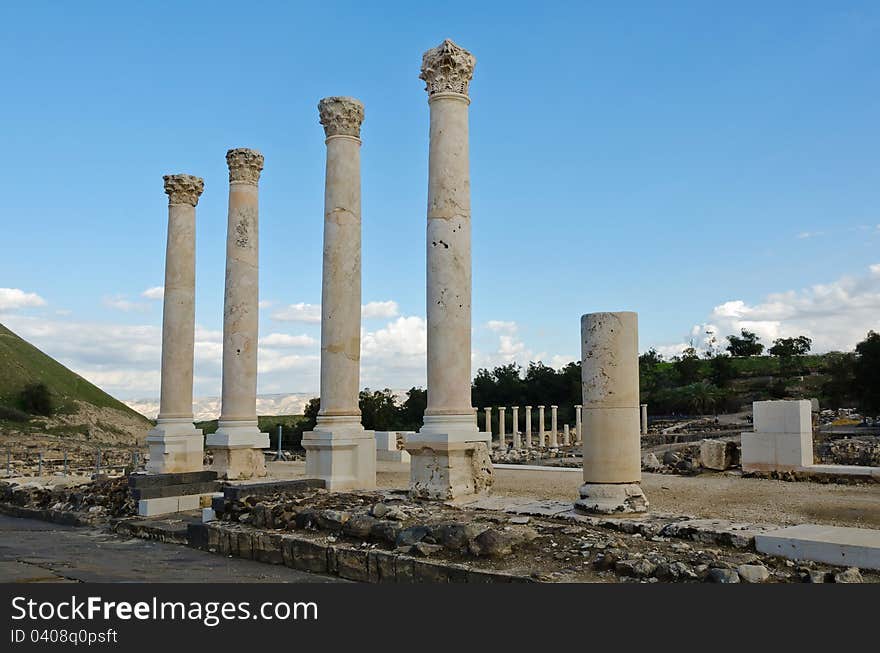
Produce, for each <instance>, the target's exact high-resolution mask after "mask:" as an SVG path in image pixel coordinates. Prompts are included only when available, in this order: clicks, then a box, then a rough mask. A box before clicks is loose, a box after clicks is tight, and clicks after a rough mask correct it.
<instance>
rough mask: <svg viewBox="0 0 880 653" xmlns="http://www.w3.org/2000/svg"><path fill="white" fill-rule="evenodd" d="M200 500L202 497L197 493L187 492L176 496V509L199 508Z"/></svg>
mask: <svg viewBox="0 0 880 653" xmlns="http://www.w3.org/2000/svg"><path fill="white" fill-rule="evenodd" d="M201 500H202V497H201V496H200V495H198V494H187V495H186V496H182V497H177V511H178V512H186V511H187V510H198V509H199V508H201Z"/></svg>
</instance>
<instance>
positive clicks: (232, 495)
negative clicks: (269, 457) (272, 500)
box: [215, 478, 326, 510]
mask: <svg viewBox="0 0 880 653" xmlns="http://www.w3.org/2000/svg"><path fill="white" fill-rule="evenodd" d="M324 487H326V484H325V483H324V481H323V480H322V479H319V478H302V479H296V480H292V481H269V482H265V483H240V484H238V485H227V486H225V487H224V488H223V496H224V498H225V499H228V500H230V501H235V500H237V499H242V498H244V497H261V496H266V495H268V494H275V493H276V492H289V493H291V494H296V493H297V492H305V491H306V490H311V489H319V488H324ZM215 510H216V508H215Z"/></svg>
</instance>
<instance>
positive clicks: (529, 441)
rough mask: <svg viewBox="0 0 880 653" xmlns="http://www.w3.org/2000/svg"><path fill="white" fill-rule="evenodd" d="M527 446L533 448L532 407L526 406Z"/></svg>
mask: <svg viewBox="0 0 880 653" xmlns="http://www.w3.org/2000/svg"><path fill="white" fill-rule="evenodd" d="M525 436H526V448H527V449H531V448H532V407H531V406H526V424H525Z"/></svg>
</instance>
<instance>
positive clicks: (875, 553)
mask: <svg viewBox="0 0 880 653" xmlns="http://www.w3.org/2000/svg"><path fill="white" fill-rule="evenodd" d="M755 548H756V549H757V550H758V551H760V552H761V553H767V554H770V555H776V556H781V557H783V558H788V559H790V560H812V561H813V562H824V563H826V564H831V565H840V566H846V567H860V568H862V569H880V531H878V530H874V529H869V528H850V527H843V526H824V525H818V524H801V525H799V526H790V527H788V528H781V529H779V530H776V531H770V532H768V533H762V534H759V535H756V536H755Z"/></svg>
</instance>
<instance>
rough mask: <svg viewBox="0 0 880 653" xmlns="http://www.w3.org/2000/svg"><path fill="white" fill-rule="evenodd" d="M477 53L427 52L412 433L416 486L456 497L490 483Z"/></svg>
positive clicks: (419, 491)
mask: <svg viewBox="0 0 880 653" xmlns="http://www.w3.org/2000/svg"><path fill="white" fill-rule="evenodd" d="M474 64H475V59H474V57H473V55H472V54H471V53H470V52H468V51H467V50H464V49H463V48H460V47H459V46H458V45H456V44H455V43H453V42H452V41H449V40H446V41H443V43H441V44H440V45H439V46H437V47H436V48H433V49H431V50H428V51H427V52H425V54H424V56H423V57H422V71H421V75H420V78H421V79H423V80H424V81H425V83H426V90H427V92H428V104H429V106H430V113H431V117H430V153H429V155H428V211H427V213H428V224H427V320H428V364H427V368H428V405H427V409H426V410H425V420H424V425H423V426H422V429H421V430H420V431H419V433H417V434H415V435H414V436H413V437H411V438H410V439H409V440H408V443H407V450H408V451H409V452H410V454H411V456H412V465H411V484H410V489H411V493H412V494H413V495H414V496H417V497H424V498H435V499H451V498H455V497H458V496H463V495H468V494H473V493H476V492H481V491H483V490H485V489H487V488H488V487H489V486H490V485H491V483H492V464H491V462H490V461H489V453H488V447H489V446H491V442H487V441H486V438H485V435H483V434H480V432H479V431H478V430H477V424H476V419H475V417H476V415H475V411H474V408H473V407H472V406H471V208H470V207H471V197H470V194H471V193H470V167H469V161H468V105H469V104H470V98H469V97H468V86H469V84H470V80H471V78H472V77H473V73H474Z"/></svg>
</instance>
